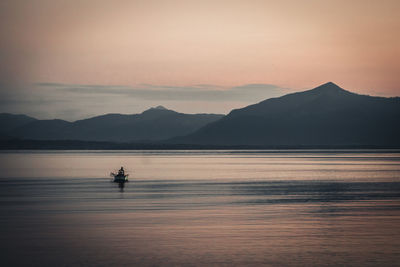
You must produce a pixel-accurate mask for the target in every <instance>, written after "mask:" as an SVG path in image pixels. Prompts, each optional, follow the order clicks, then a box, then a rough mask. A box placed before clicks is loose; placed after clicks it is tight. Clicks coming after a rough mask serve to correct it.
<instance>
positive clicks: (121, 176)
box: [110, 167, 129, 183]
mask: <svg viewBox="0 0 400 267" xmlns="http://www.w3.org/2000/svg"><path fill="white" fill-rule="evenodd" d="M128 175H129V174H125V171H124V168H123V167H121V169H119V171H118V173H113V172H112V173H110V176H112V177H114V182H115V183H125V182H128Z"/></svg>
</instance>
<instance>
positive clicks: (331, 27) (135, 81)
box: [0, 0, 400, 120]
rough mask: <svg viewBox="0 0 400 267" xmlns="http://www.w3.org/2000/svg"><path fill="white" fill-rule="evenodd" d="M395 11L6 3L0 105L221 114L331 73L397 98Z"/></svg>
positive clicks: (44, 110) (392, 5)
mask: <svg viewBox="0 0 400 267" xmlns="http://www.w3.org/2000/svg"><path fill="white" fill-rule="evenodd" d="M398 14H400V1H398V0H380V1H378V0H352V1H349V0H346V1H344V0H334V1H331V0H302V1H298V0H280V1H270V0H263V1H256V0H245V1H235V0H229V1H220V0H213V1H208V0H202V1H191V0H185V1H177V0H167V1H161V0H159V1H152V0H144V1H135V0H130V1H127V0H109V1H106V0H79V1H74V0H2V1H1V2H0V62H1V65H0V97H1V99H0V105H1V106H0V112H12V113H25V114H28V115H32V116H35V117H37V118H41V119H50V118H63V119H67V120H76V119H81V118H86V117H89V116H93V115H99V114H104V113H127V114H132V113H138V112H141V111H143V110H145V109H147V108H149V107H151V106H157V105H163V106H166V107H167V108H170V109H174V110H177V111H180V112H185V113H228V112H229V111H230V110H231V109H234V108H240V107H243V106H246V105H248V104H252V103H255V102H259V101H261V100H263V99H266V98H269V97H276V96H280V95H284V94H286V93H289V92H294V91H301V90H305V89H311V88H314V87H316V86H318V85H320V84H323V83H325V82H329V81H332V82H335V83H336V84H338V85H339V86H341V87H342V88H344V89H347V90H350V91H353V92H356V93H360V94H370V95H380V96H399V95H400V86H399V84H400V75H399V74H400V34H399V32H400V16H399V15H398Z"/></svg>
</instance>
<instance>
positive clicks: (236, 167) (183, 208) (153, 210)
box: [0, 150, 400, 266]
mask: <svg viewBox="0 0 400 267" xmlns="http://www.w3.org/2000/svg"><path fill="white" fill-rule="evenodd" d="M120 166H124V167H125V168H126V169H127V171H128V172H129V173H130V182H129V183H127V184H126V185H125V187H124V188H119V187H118V185H117V184H114V183H112V182H110V181H111V178H110V177H109V176H108V174H109V173H110V171H115V170H116V169H118V168H119V167H120ZM0 251H1V252H0V253H1V262H2V266H110V265H114V266H132V265H136V266H141V265H143V266H170V265H185V266H209V265H225V266H232V265H239V266H247V265H252V266H259V265H271V266H325V265H327V266H337V265H347V266H400V154H399V152H398V151H383V152H382V151H337V150H332V151H89V152H88V151H53V152H51V151H24V152H12V151H8V152H2V153H0Z"/></svg>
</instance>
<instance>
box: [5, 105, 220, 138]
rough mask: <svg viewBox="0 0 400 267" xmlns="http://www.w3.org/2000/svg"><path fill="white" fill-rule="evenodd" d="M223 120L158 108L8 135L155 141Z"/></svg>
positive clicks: (42, 124)
mask: <svg viewBox="0 0 400 267" xmlns="http://www.w3.org/2000/svg"><path fill="white" fill-rule="evenodd" d="M222 116H223V115H217V114H183V113H178V112H175V111H173V110H168V109H165V108H164V107H161V106H159V107H157V108H151V109H148V110H146V111H144V112H143V113H141V114H133V115H123V114H106V115H102V116H97V117H93V118H89V119H85V120H79V121H75V122H67V121H63V120H37V121H32V122H29V123H27V124H24V125H22V126H20V127H17V128H14V129H13V130H12V131H10V132H9V135H11V136H14V137H18V138H24V139H33V140H83V141H113V142H131V141H156V140H162V139H168V138H171V137H174V136H178V135H186V134H189V133H191V132H194V131H195V130H197V129H199V128H201V127H202V126H204V125H206V124H208V123H210V122H213V121H215V120H218V119H220V118H221V117H222Z"/></svg>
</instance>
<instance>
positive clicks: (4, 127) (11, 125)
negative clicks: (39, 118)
mask: <svg viewBox="0 0 400 267" xmlns="http://www.w3.org/2000/svg"><path fill="white" fill-rule="evenodd" d="M35 120H36V119H35V118H32V117H29V116H26V115H15V114H9V113H0V125H1V127H0V129H1V130H0V131H1V132H7V131H10V130H12V129H15V128H16V127H19V126H21V125H24V124H27V123H29V122H32V121H35Z"/></svg>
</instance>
